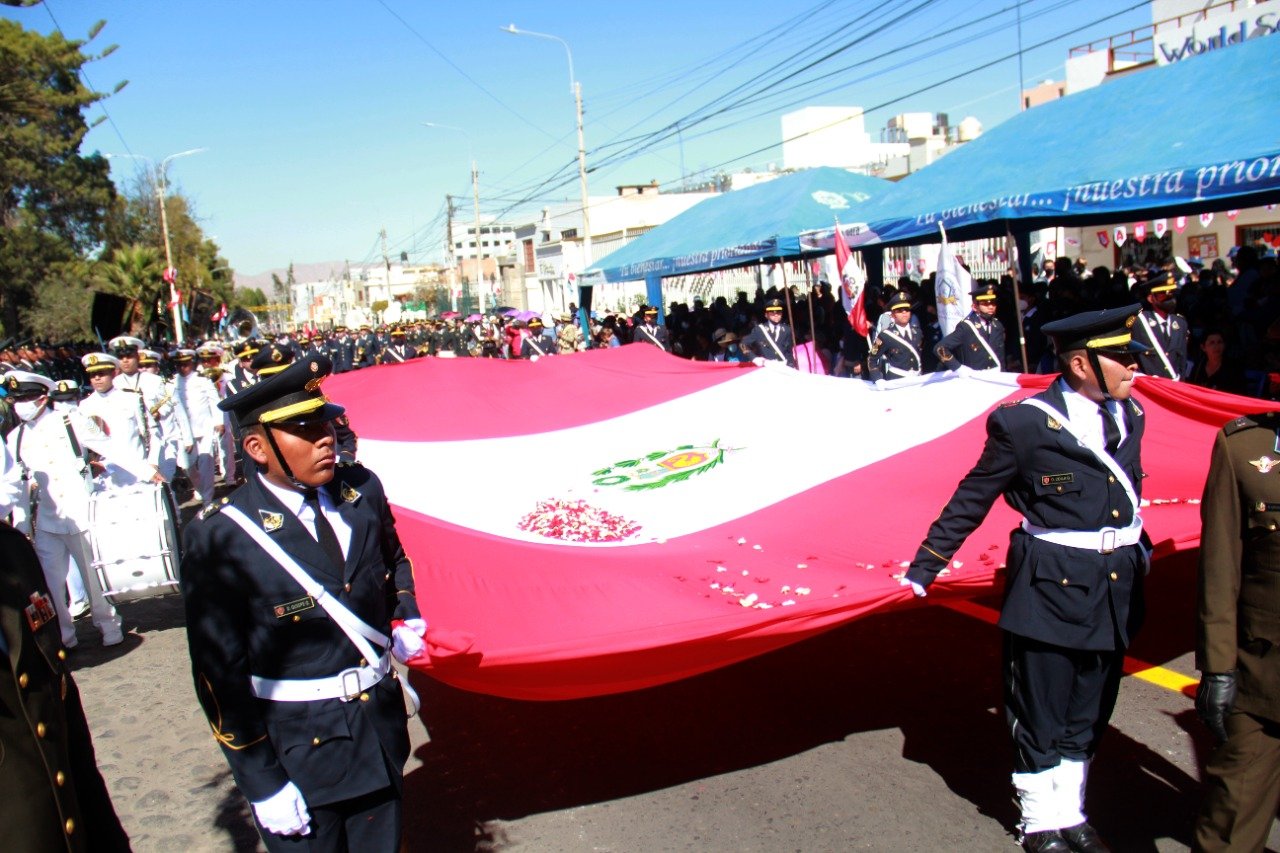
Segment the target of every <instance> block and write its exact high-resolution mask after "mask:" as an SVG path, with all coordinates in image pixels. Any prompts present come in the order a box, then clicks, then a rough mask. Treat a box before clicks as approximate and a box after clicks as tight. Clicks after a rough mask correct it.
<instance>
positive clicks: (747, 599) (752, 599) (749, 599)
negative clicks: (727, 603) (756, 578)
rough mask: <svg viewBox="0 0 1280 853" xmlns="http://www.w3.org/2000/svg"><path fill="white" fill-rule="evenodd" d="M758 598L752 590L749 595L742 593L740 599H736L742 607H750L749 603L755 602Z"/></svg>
mask: <svg viewBox="0 0 1280 853" xmlns="http://www.w3.org/2000/svg"><path fill="white" fill-rule="evenodd" d="M759 599H760V596H758V595H756V594H755V593H754V592H753V593H751V594H750V595H744V596H743V597H742V598H741V600H739V601H738V603H739V604H741V605H742V606H743V607H750V606H751V605H753V604H755V603H756V601H758V600H759Z"/></svg>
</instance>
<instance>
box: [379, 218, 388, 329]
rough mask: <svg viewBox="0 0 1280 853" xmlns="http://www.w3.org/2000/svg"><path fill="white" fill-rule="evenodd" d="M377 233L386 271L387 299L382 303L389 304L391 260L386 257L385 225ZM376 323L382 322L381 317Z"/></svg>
mask: <svg viewBox="0 0 1280 853" xmlns="http://www.w3.org/2000/svg"><path fill="white" fill-rule="evenodd" d="M379 233H380V234H381V235H382V264H383V266H385V267H386V269H387V298H386V299H385V300H383V301H384V302H386V303H388V304H390V303H391V258H390V256H388V255H387V228H386V226H385V225H384V226H383V227H382V231H381V232H379ZM378 322H379V323H381V322H382V318H381V317H379V318H378Z"/></svg>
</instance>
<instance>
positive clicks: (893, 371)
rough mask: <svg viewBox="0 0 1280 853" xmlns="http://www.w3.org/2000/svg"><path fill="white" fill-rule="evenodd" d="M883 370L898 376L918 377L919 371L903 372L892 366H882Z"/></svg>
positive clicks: (901, 369) (899, 368)
mask: <svg viewBox="0 0 1280 853" xmlns="http://www.w3.org/2000/svg"><path fill="white" fill-rule="evenodd" d="M884 369H885V370H887V371H889V372H890V373H896V374H898V375H899V376H919V375H920V371H918V370H909V369H908V370H904V369H903V368H901V367H894V366H893V365H892V364H886V365H885V366H884Z"/></svg>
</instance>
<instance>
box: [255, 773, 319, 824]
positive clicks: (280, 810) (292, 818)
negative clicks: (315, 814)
mask: <svg viewBox="0 0 1280 853" xmlns="http://www.w3.org/2000/svg"><path fill="white" fill-rule="evenodd" d="M251 805H252V806H253V814H254V815H255V816H256V817H257V818H258V823H260V824H262V828H263V829H265V830H266V831H267V832H274V833H275V834H276V835H306V834H307V833H308V832H310V831H311V813H310V812H308V811H307V804H306V802H304V801H303V799H302V792H301V791H299V790H298V786H297V785H295V784H293V783H292V782H289V783H288V784H286V785H285V786H284V787H283V788H281V789H280V790H279V791H276V792H275V793H274V794H272V795H271V796H269V797H267V798H266V799H265V800H262V801H260V802H256V803H252V804H251Z"/></svg>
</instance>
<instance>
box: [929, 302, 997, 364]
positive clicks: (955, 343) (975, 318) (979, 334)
mask: <svg viewBox="0 0 1280 853" xmlns="http://www.w3.org/2000/svg"><path fill="white" fill-rule="evenodd" d="M985 322H986V320H985V319H984V318H983V317H982V316H981V315H979V314H978V313H977V312H976V311H970V312H969V316H968V317H965V318H964V321H961V322H959V323H957V324H956V327H955V328H954V329H952V330H951V334H949V335H947V336H946V337H945V338H943V339H942V340H941V341H939V342H938V345H937V346H936V347H934V348H933V351H934V353H935V354H936V355H937V356H938V362H939V363H940V364H941V365H942V366H943V367H945V368H947V369H948V370H955V369H956V368H958V367H959V366H960V365H962V364H963V365H964V366H965V367H968V368H971V369H973V370H992V369H995V370H1004V326H1003V325H1002V324H1001V322H1000V321H999V320H997V319H995V318H994V317H992V318H991V328H990V331H987V332H984V331H982V328H983V324H984V323H985ZM970 323H972V324H973V325H970ZM975 327H976V329H977V330H976V331H975ZM983 341H985V342H986V346H983ZM988 346H989V347H991V352H988V351H987V347H988ZM992 352H994V353H995V355H996V357H995V358H994V359H993V358H992V357H991V353H992Z"/></svg>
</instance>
